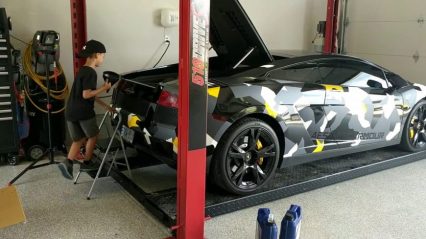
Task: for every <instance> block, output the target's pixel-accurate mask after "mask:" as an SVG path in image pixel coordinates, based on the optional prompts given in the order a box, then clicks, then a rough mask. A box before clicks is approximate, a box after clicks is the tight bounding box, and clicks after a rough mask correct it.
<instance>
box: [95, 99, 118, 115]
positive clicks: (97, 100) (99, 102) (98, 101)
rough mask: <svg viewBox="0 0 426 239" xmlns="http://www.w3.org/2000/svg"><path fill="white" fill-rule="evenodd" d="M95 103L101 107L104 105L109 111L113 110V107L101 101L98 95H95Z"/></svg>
mask: <svg viewBox="0 0 426 239" xmlns="http://www.w3.org/2000/svg"><path fill="white" fill-rule="evenodd" d="M95 101H96V103H98V104H100V105H101V106H102V107H104V108H105V109H106V110H108V111H109V112H114V111H115V109H114V108H112V107H111V106H109V105H108V104H107V103H105V102H103V101H102V100H101V99H100V98H99V97H97V96H95Z"/></svg>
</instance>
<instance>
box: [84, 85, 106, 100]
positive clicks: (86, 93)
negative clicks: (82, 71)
mask: <svg viewBox="0 0 426 239" xmlns="http://www.w3.org/2000/svg"><path fill="white" fill-rule="evenodd" d="M109 89H111V83H110V82H105V83H104V84H103V86H101V87H99V88H98V89H96V90H90V89H89V90H83V99H86V100H87V99H90V98H93V97H95V96H97V95H99V94H100V93H102V92H104V91H107V90H109Z"/></svg>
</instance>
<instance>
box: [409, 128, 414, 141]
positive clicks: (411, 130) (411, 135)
mask: <svg viewBox="0 0 426 239" xmlns="http://www.w3.org/2000/svg"><path fill="white" fill-rule="evenodd" d="M410 139H414V129H413V128H410Z"/></svg>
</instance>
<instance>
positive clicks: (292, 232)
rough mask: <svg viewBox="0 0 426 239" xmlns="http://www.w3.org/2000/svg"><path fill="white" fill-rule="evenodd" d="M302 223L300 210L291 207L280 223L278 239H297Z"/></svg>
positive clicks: (296, 207)
mask: <svg viewBox="0 0 426 239" xmlns="http://www.w3.org/2000/svg"><path fill="white" fill-rule="evenodd" d="M301 223H302V208H301V207H300V206H297V205H291V206H290V209H289V210H287V212H286V214H285V215H284V217H283V220H282V221H281V232H280V239H298V238H299V237H300V227H301Z"/></svg>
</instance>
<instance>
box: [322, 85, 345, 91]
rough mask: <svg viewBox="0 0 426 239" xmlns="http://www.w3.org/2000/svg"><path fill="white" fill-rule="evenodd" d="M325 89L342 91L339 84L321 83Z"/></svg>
mask: <svg viewBox="0 0 426 239" xmlns="http://www.w3.org/2000/svg"><path fill="white" fill-rule="evenodd" d="M322 86H324V88H325V90H326V91H337V92H343V87H342V86H340V85H326V84H323V85H322Z"/></svg>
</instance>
